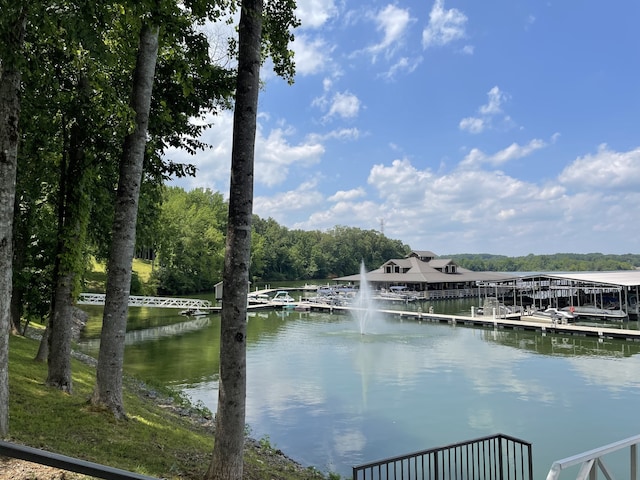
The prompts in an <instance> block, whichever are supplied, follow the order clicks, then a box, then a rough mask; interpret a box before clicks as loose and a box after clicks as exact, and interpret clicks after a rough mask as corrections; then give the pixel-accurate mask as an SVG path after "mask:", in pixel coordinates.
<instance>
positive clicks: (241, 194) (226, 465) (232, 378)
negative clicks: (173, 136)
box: [206, 0, 263, 480]
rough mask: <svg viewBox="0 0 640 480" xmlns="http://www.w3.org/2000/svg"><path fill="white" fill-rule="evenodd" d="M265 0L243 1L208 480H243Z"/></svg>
mask: <svg viewBox="0 0 640 480" xmlns="http://www.w3.org/2000/svg"><path fill="white" fill-rule="evenodd" d="M262 8H263V5H262V0H246V1H243V2H242V10H241V14H240V28H239V44H238V45H239V51H238V78H237V85H236V104H235V110H234V123H233V151H232V154H231V185H230V191H229V223H228V227H227V244H226V253H225V262H224V273H223V277H222V280H223V282H224V288H223V292H222V314H221V326H220V382H219V390H218V411H217V414H216V433H215V435H216V441H215V444H214V448H213V455H212V459H211V464H210V465H209V469H208V471H207V474H206V478H207V479H208V480H214V479H216V480H241V479H242V474H243V450H244V429H245V403H246V390H247V385H246V383H247V364H246V331H247V323H246V322H247V294H248V290H249V263H250V258H251V220H252V211H253V169H254V166H253V163H254V149H255V133H256V121H257V112H258V91H259V88H260V85H259V82H260V78H259V75H260V62H261V51H260V46H261V37H262Z"/></svg>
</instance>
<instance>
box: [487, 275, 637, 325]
mask: <svg viewBox="0 0 640 480" xmlns="http://www.w3.org/2000/svg"><path fill="white" fill-rule="evenodd" d="M479 285H481V286H482V288H483V289H484V291H485V296H494V297H497V298H500V299H501V300H502V301H504V302H505V303H507V304H509V303H511V304H512V305H518V306H520V307H521V308H522V309H523V310H532V309H534V310H535V309H538V310H542V309H545V308H548V307H554V308H558V309H565V310H569V311H571V312H575V314H576V315H577V316H593V317H601V318H608V319H618V320H620V319H626V318H628V316H633V317H634V319H638V315H639V313H640V311H639V302H638V298H640V271H639V270H621V271H615V272H567V273H555V272H549V273H534V274H522V275H519V276H517V275H514V276H513V277H512V278H508V279H504V280H499V281H494V282H481V283H480V282H479Z"/></svg>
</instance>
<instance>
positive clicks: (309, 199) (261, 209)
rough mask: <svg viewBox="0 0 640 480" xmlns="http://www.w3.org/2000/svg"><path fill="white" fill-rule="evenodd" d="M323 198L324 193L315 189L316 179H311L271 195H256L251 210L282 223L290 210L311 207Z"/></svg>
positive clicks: (284, 222) (262, 216)
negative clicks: (291, 188)
mask: <svg viewBox="0 0 640 480" xmlns="http://www.w3.org/2000/svg"><path fill="white" fill-rule="evenodd" d="M323 200H324V195H322V193H320V192H319V191H318V190H317V180H313V181H309V182H304V183H302V184H300V185H299V186H298V187H297V188H296V189H294V190H288V191H285V192H280V193H277V194H276V195H273V196H269V197H267V196H256V197H255V199H254V202H253V212H254V213H255V214H257V215H258V216H260V217H261V218H269V217H271V218H273V219H275V220H276V221H277V222H279V223H281V224H283V225H284V224H286V220H287V216H288V215H289V214H291V212H295V211H300V210H305V209H309V208H313V207H314V206H317V205H318V204H320V203H321V202H322V201H323Z"/></svg>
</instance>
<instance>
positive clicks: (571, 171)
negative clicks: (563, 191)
mask: <svg viewBox="0 0 640 480" xmlns="http://www.w3.org/2000/svg"><path fill="white" fill-rule="evenodd" d="M559 181H560V182H561V183H562V184H563V185H566V186H571V188H574V189H577V190H591V189H593V188H596V189H598V190H601V191H611V192H620V191H629V190H634V191H637V190H639V189H640V147H638V148H635V149H634V150H630V151H628V152H614V151H612V150H610V149H609V148H608V147H607V145H600V147H599V148H598V151H597V152H596V154H595V155H585V156H584V157H579V158H577V159H576V160H575V161H573V162H572V163H571V164H570V165H569V166H567V167H566V168H565V169H564V170H563V171H562V173H561V174H560V177H559Z"/></svg>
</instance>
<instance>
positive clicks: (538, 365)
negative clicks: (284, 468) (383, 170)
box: [83, 300, 640, 478]
mask: <svg viewBox="0 0 640 480" xmlns="http://www.w3.org/2000/svg"><path fill="white" fill-rule="evenodd" d="M471 304H477V301H471V302H470V301H467V300H460V301H451V302H440V303H438V302H434V304H433V305H434V309H435V311H436V312H437V313H459V312H460V311H465V310H466V309H467V308H470V305H471ZM87 310H89V311H90V312H91V313H92V318H93V320H92V323H95V322H99V316H100V312H99V309H97V308H95V309H87ZM632 323H637V322H632ZM129 328H130V330H131V331H130V332H129V333H128V334H127V346H126V349H125V369H126V370H127V372H129V373H133V374H136V375H138V376H140V377H141V378H143V379H144V378H147V379H154V381H160V382H164V383H166V384H168V385H172V386H174V387H178V388H181V389H183V390H184V391H185V392H186V393H187V394H188V395H189V396H190V397H191V398H192V400H193V401H194V402H201V403H202V404H204V405H205V406H207V407H208V408H209V409H210V410H211V411H212V412H215V410H216V402H217V393H218V392H217V388H218V384H217V378H218V377H217V376H218V365H219V359H218V355H219V316H217V315H211V316H210V317H207V318H205V319H196V320H189V319H186V318H185V317H181V316H180V315H177V314H176V313H175V312H172V311H167V310H158V309H131V320H130V326H129ZM89 332H92V333H90V334H93V335H95V332H96V328H90V329H89ZM83 345H84V349H86V350H87V351H89V352H91V351H93V352H95V351H96V349H97V345H96V344H95V341H93V340H91V339H86V340H85V341H84V343H83ZM639 352H640V344H639V343H637V342H626V341H614V340H604V341H599V340H598V339H594V338H587V337H566V336H564V337H563V336H554V335H546V336H543V335H542V334H540V333H533V332H524V331H511V330H492V329H479V328H472V327H467V326H459V325H458V326H452V325H447V324H439V323H431V322H417V321H415V320H407V319H404V320H401V319H400V318H398V317H384V318H377V319H375V320H370V322H369V324H367V326H366V334H365V335H360V333H359V327H358V326H357V322H356V321H355V320H354V319H353V318H352V317H351V316H350V315H340V314H338V315H331V314H319V313H311V314H305V313H297V312H291V313H285V312H281V311H280V312H276V311H272V312H263V313H256V314H252V315H251V316H250V317H249V321H248V329H247V369H248V371H247V377H248V385H247V423H248V424H249V425H250V428H251V433H252V436H253V437H255V438H262V437H268V439H269V442H270V444H271V445H272V446H274V447H276V448H279V449H281V450H283V451H284V452H285V453H286V454H287V455H289V456H290V457H292V458H293V459H295V460H297V461H299V462H300V463H302V464H303V465H305V466H314V467H316V468H317V469H319V470H322V471H327V472H329V471H331V472H336V473H339V474H341V475H343V476H345V477H350V475H351V467H352V466H353V465H356V464H359V463H364V462H369V461H374V460H378V459H381V458H385V457H389V456H394V455H401V454H405V453H409V452H413V451H417V450H423V449H427V448H432V447H437V446H442V445H446V444H449V443H455V442H459V441H463V440H468V439H473V438H477V437H481V436H485V435H492V434H496V433H504V434H507V435H512V436H515V437H518V438H521V439H523V440H526V441H529V442H532V444H533V458H534V476H535V478H544V477H545V476H546V474H547V472H548V470H549V467H550V466H551V464H552V462H553V461H555V460H558V459H561V458H564V457H567V456H570V455H573V454H576V453H579V452H583V451H586V450H589V449H591V448H595V447H597V446H601V445H604V444H606V443H610V442H612V441H616V440H620V439H622V438H626V437H628V436H632V435H635V434H638V433H640V426H639V425H638V421H637V418H636V417H637V411H638V403H637V402H638V400H640V356H638V353H639ZM625 453H626V452H625ZM619 463H620V464H621V465H624V464H625V463H627V464H628V460H627V462H624V461H620V462H619ZM616 468H622V467H614V470H615V469H616Z"/></svg>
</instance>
